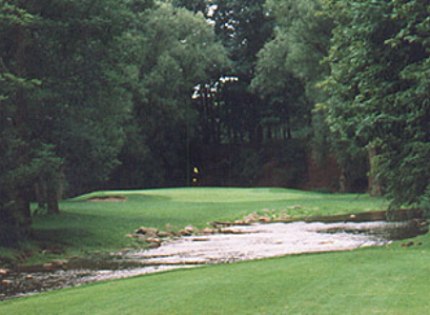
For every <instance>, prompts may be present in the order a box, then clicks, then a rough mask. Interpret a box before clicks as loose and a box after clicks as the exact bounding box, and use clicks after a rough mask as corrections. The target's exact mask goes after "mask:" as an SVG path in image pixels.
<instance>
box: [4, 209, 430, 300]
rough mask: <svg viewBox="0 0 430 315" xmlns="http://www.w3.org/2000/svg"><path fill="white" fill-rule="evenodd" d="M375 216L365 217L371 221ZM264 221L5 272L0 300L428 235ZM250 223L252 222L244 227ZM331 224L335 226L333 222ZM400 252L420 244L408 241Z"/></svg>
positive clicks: (381, 226)
mask: <svg viewBox="0 0 430 315" xmlns="http://www.w3.org/2000/svg"><path fill="white" fill-rule="evenodd" d="M378 215H379V214H378ZM374 216H375V214H372V216H369V214H365V215H363V217H369V218H370V217H372V218H374ZM408 216H409V214H408ZM261 217H262V216H261V215H257V214H251V215H248V216H247V217H245V218H244V219H243V220H239V221H236V222H233V223H229V222H215V223H213V224H212V226H213V227H212V228H205V229H203V230H197V229H195V228H193V227H186V228H184V229H183V230H182V232H181V231H180V232H177V233H176V234H165V233H166V231H159V230H157V229H153V228H145V227H141V228H139V229H137V230H136V231H135V233H134V234H136V235H138V236H137V237H142V238H143V239H144V240H145V241H148V239H149V238H151V237H152V238H155V237H157V238H159V239H160V241H159V242H158V241H157V242H156V244H155V245H154V246H153V248H150V249H146V250H125V251H122V252H117V253H112V254H106V255H94V256H89V257H85V258H73V259H70V260H67V261H66V260H57V261H53V262H51V263H48V264H44V265H38V266H31V267H23V266H21V267H19V268H15V269H9V270H6V269H4V270H2V271H1V272H0V300H1V299H6V298H10V297H17V296H22V295H28V294H32V293H37V292H41V291H46V290H52V289H57V288H64V287H71V286H77V285H81V284H83V283H89V282H94V281H101V280H110V279H118V278H126V277H130V276H136V275H142V274H147V273H154V272H159V271H165V270H171V269H178V268H191V267H196V266H201V265H205V264H218V263H230V262H236V261H243V260H252V259H261V258H268V257H277V256H284V255H289V254H301V253H315V252H328V251H341V250H352V249H355V248H360V247H368V246H383V245H385V244H388V243H390V242H391V241H392V240H395V239H403V238H409V237H413V236H417V235H419V234H422V233H425V232H427V231H428V226H427V223H426V221H425V220H424V219H422V218H412V219H408V220H397V221H380V220H377V221H372V220H370V219H369V220H367V221H366V220H364V219H363V220H362V221H358V222H357V221H352V220H359V219H360V218H361V217H362V215H361V214H354V215H347V216H342V217H340V216H336V220H337V221H335V222H311V221H309V220H308V221H307V222H306V221H294V222H288V223H286V222H276V218H275V219H274V218H270V217H269V216H267V215H263V217H264V219H261ZM345 218H346V219H348V218H349V220H350V221H348V220H346V219H345ZM378 218H379V217H378ZM402 218H403V217H402ZM246 220H249V221H252V222H248V223H245V221H246ZM269 220H270V221H269ZM331 220H332V221H333V220H334V219H333V217H332V218H331ZM160 233H161V234H160ZM163 233H164V234H163ZM134 234H133V235H134ZM163 236H164V238H163ZM131 237H135V236H131ZM402 246H403V247H410V246H420V244H419V243H414V242H413V241H408V242H407V243H404V244H402Z"/></svg>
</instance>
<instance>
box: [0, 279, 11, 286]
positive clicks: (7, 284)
mask: <svg viewBox="0 0 430 315" xmlns="http://www.w3.org/2000/svg"><path fill="white" fill-rule="evenodd" d="M0 284H1V285H2V286H4V287H10V286H11V285H12V284H13V281H12V280H2V281H0Z"/></svg>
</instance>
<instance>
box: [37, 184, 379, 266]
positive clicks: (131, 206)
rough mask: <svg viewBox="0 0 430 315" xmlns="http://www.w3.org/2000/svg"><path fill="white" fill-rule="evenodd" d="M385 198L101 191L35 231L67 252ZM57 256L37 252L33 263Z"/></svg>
mask: <svg viewBox="0 0 430 315" xmlns="http://www.w3.org/2000/svg"><path fill="white" fill-rule="evenodd" d="M100 196H124V197H126V201H123V202H108V201H106V202H89V201H87V200H88V199H89V198H92V197H100ZM385 207H386V204H385V203H384V201H383V200H382V199H378V198H370V197H369V196H367V195H361V194H322V193H313V192H304V191H299V190H291V189H281V188H276V189H274V188H254V189H253V188H177V189H153V190H140V191H110V192H96V193H91V194H88V195H85V196H80V197H78V198H75V199H72V200H68V201H64V202H62V203H61V214H60V215H53V216H36V217H35V218H34V224H33V226H34V231H35V232H34V236H35V238H36V239H37V240H38V241H39V244H42V246H44V247H48V248H49V247H54V248H58V247H60V249H63V250H65V251H66V256H67V255H82V254H86V253H93V252H98V251H114V250H118V249H120V248H124V247H133V246H141V245H140V244H136V241H134V240H132V239H130V238H127V237H126V235H127V234H129V233H132V232H133V231H134V230H135V229H137V228H138V227H140V226H150V227H157V228H160V229H166V226H167V228H170V229H173V230H179V229H182V228H183V227H185V226H187V225H193V226H196V227H199V228H201V227H204V226H206V225H207V223H208V222H211V221H215V220H234V219H238V218H242V217H243V216H245V215H247V214H250V213H252V212H254V211H257V212H260V213H263V212H264V210H266V211H267V210H270V211H272V210H275V211H283V212H284V213H287V214H288V215H291V216H296V217H298V216H309V215H331V214H341V213H351V212H360V211H369V210H381V209H385ZM53 258H55V257H53V256H50V255H46V254H44V255H41V254H39V255H35V256H33V258H32V259H30V260H29V262H30V263H34V262H39V261H43V260H47V259H53Z"/></svg>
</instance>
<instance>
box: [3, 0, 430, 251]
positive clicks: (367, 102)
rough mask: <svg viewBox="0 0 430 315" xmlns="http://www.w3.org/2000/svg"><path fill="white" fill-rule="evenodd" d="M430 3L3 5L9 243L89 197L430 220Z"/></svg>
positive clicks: (236, 0)
mask: <svg viewBox="0 0 430 315" xmlns="http://www.w3.org/2000/svg"><path fill="white" fill-rule="evenodd" d="M429 8H430V6H429V4H428V1H427V0H398V1H367V0H301V1H296V0H250V1H244V0H173V1H167V0H165V1H153V0H38V1H28V0H0V244H3V245H7V246H15V245H16V244H17V242H19V240H22V239H25V238H26V237H28V235H29V231H30V229H31V211H30V203H31V202H34V203H35V204H37V205H38V207H39V209H45V211H46V212H47V213H48V214H55V213H58V212H59V211H61V209H60V208H59V203H58V201H59V200H61V199H62V198H66V197H70V196H74V195H77V194H80V193H83V192H88V191H92V190H96V189H104V188H115V189H126V188H127V189H128V188H150V187H171V186H190V185H228V186H253V185H265V186H267V185H280V186H288V187H297V188H307V189H321V190H330V191H343V192H348V191H369V193H371V194H377V195H384V196H386V197H387V198H388V199H389V200H390V201H391V206H392V207H399V206H401V205H406V206H413V207H430V164H429V162H428V161H429V158H430V123H429V122H430V11H429Z"/></svg>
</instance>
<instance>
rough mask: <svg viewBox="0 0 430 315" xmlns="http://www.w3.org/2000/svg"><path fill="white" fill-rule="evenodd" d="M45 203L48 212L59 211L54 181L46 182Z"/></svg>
mask: <svg viewBox="0 0 430 315" xmlns="http://www.w3.org/2000/svg"><path fill="white" fill-rule="evenodd" d="M46 205H47V208H48V213H49V214H58V213H60V207H59V206H58V191H57V186H56V183H55V181H54V182H50V183H47V190H46Z"/></svg>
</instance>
